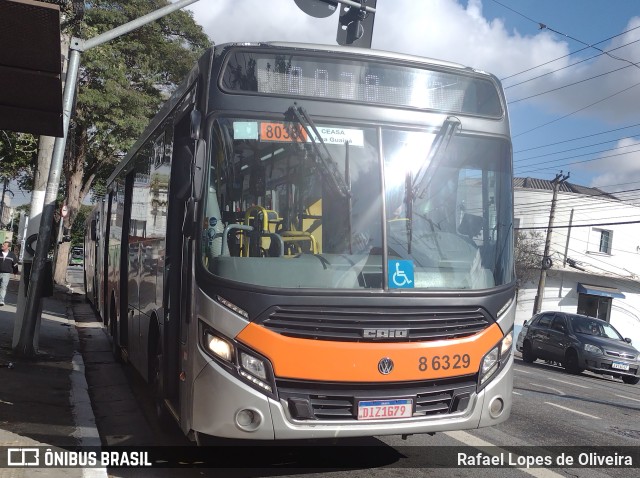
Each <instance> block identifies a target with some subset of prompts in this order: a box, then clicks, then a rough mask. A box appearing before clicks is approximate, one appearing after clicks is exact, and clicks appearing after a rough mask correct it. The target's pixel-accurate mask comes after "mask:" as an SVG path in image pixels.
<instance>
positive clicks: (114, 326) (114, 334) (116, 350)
mask: <svg viewBox="0 0 640 478" xmlns="http://www.w3.org/2000/svg"><path fill="white" fill-rule="evenodd" d="M110 329H111V353H112V354H113V359H114V361H115V362H116V363H123V360H122V350H120V345H118V323H117V321H116V319H115V318H114V317H111V326H110Z"/></svg>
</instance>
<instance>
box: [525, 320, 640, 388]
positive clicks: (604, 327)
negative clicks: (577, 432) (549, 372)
mask: <svg viewBox="0 0 640 478" xmlns="http://www.w3.org/2000/svg"><path fill="white" fill-rule="evenodd" d="M630 342H631V341H630V340H629V339H624V338H622V336H621V335H620V334H619V333H618V331H617V330H616V329H615V328H613V326H611V324H609V323H608V322H605V321H604V320H600V319H596V318H593V317H587V316H584V315H578V314H567V313H565V312H541V313H540V314H537V315H534V316H533V318H532V319H531V320H529V321H527V322H525V323H524V326H523V327H522V331H521V332H520V335H519V337H518V341H517V342H516V348H517V349H518V350H519V351H520V352H522V360H524V361H525V362H528V363H531V362H534V361H535V360H537V359H539V358H540V359H545V360H551V361H555V362H560V363H562V365H563V366H564V368H565V370H566V371H567V372H569V373H580V372H582V371H583V370H590V371H592V372H595V373H601V374H607V375H613V376H614V377H620V378H622V380H623V381H624V383H630V384H636V383H638V382H640V356H639V355H640V352H638V350H636V349H635V348H634V347H632V346H631V344H630Z"/></svg>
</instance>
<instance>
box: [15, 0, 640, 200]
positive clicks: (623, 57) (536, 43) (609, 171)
mask: <svg viewBox="0 0 640 478" xmlns="http://www.w3.org/2000/svg"><path fill="white" fill-rule="evenodd" d="M315 1H321V0H315ZM187 9H188V10H190V11H191V12H193V16H194V19H195V21H196V22H197V23H199V24H200V25H201V26H202V27H203V29H204V31H205V32H206V33H207V34H208V36H209V37H210V38H211V40H212V41H213V42H215V43H216V44H221V43H227V42H247V41H249V42H253V41H294V42H306V43H321V44H328V45H335V44H336V41H335V38H336V30H337V25H338V13H337V11H336V12H335V13H334V14H333V15H331V16H329V17H327V18H322V19H319V18H313V17H310V16H308V15H306V14H305V13H304V12H302V11H301V10H300V9H299V8H298V6H297V5H296V3H295V2H294V0H199V1H198V2H196V3H194V4H192V5H191V6H189V7H187ZM540 24H543V25H545V26H546V27H543V28H541V27H540ZM372 48H374V49H379V50H387V51H394V52H400V53H407V54H413V55H419V56H423V57H429V58H435V59H440V60H447V61H452V62H457V63H461V64H463V65H465V66H471V67H474V68H477V69H480V70H484V71H487V72H490V73H493V74H494V75H496V76H497V77H498V78H499V79H500V80H501V81H502V83H503V86H504V88H505V93H506V97H507V102H508V109H509V113H510V119H511V130H512V136H513V150H514V174H515V175H516V176H519V177H526V176H530V177H535V178H542V179H553V178H554V177H555V175H556V174H557V173H559V172H560V170H562V171H563V172H564V174H566V173H567V171H569V172H570V174H571V176H570V178H569V181H570V182H573V183H575V184H581V185H585V186H592V187H599V188H602V189H604V190H607V191H627V190H633V189H638V188H639V187H640V186H639V185H640V1H638V0H378V1H377V13H376V17H375V23H374V31H373V41H372ZM603 52H607V54H605V53H603ZM633 63H635V65H634V64H633ZM620 194H621V197H624V196H625V195H627V196H628V198H629V199H636V198H640V193H638V192H634V191H630V192H628V193H620ZM12 202H13V204H14V205H17V204H20V203H23V202H28V198H26V197H23V198H22V199H21V193H20V192H19V191H18V192H16V197H15V199H14V201H12Z"/></svg>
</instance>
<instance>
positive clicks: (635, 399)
mask: <svg viewBox="0 0 640 478" xmlns="http://www.w3.org/2000/svg"><path fill="white" fill-rule="evenodd" d="M614 395H615V396H616V397H620V398H626V399H627V400H633V401H634V402H640V400H638V399H637V398H631V397H625V396H624V395H618V394H614Z"/></svg>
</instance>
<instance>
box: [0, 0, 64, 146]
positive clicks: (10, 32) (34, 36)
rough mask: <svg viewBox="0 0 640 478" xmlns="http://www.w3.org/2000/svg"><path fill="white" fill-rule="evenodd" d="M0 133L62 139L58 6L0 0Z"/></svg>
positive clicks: (29, 0) (24, 0) (28, 1)
mask: <svg viewBox="0 0 640 478" xmlns="http://www.w3.org/2000/svg"><path fill="white" fill-rule="evenodd" d="M0 25H1V26H2V28H0V130H4V129H8V130H11V131H19V132H22V133H32V134H35V135H46V136H62V77H61V74H62V72H61V65H62V60H61V57H60V53H61V51H60V7H59V6H58V5H52V4H48V3H43V2H38V1H33V0H0Z"/></svg>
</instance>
